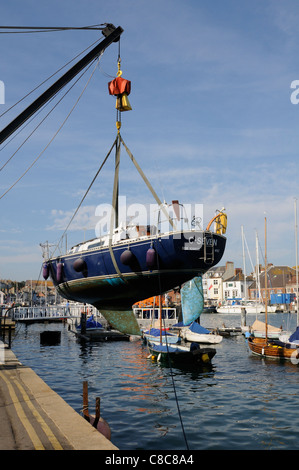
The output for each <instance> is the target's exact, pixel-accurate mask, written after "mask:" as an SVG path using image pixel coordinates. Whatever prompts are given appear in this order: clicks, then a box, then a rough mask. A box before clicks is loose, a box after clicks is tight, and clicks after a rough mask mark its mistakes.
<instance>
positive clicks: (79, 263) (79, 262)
mask: <svg viewBox="0 0 299 470" xmlns="http://www.w3.org/2000/svg"><path fill="white" fill-rule="evenodd" d="M73 268H74V270H75V271H76V272H77V273H82V271H85V270H86V269H87V265H86V261H85V260H84V259H83V258H77V259H76V260H75V261H74V263H73Z"/></svg>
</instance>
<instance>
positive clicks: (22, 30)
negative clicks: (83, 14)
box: [0, 23, 107, 34]
mask: <svg viewBox="0 0 299 470" xmlns="http://www.w3.org/2000/svg"><path fill="white" fill-rule="evenodd" d="M106 26H107V23H102V24H96V25H91V26H79V27H76V26H0V30H1V29H5V30H16V31H0V34H28V33H43V32H46V33H49V32H54V31H55V32H56V31H75V30H93V31H101V30H103V29H105V27H106Z"/></svg>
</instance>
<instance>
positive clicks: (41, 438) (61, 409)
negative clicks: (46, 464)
mask: <svg viewBox="0 0 299 470" xmlns="http://www.w3.org/2000/svg"><path fill="white" fill-rule="evenodd" d="M2 346H3V343H2ZM2 353H3V348H2ZM2 356H3V354H2ZM0 359H1V360H2V362H0V423H1V424H0V450H118V449H117V447H115V446H114V445H113V444H112V443H111V442H110V441H109V440H108V439H106V438H105V437H104V436H103V435H102V434H101V433H99V432H98V431H97V430H96V429H95V428H93V427H92V426H91V424H90V423H88V422H87V421H86V420H85V419H84V418H83V417H82V416H80V415H79V414H78V413H77V412H76V411H75V410H74V409H73V408H71V407H70V406H69V405H68V404H67V403H66V402H65V401H64V400H63V399H62V398H61V397H60V396H59V395H58V394H57V393H56V392H54V391H53V390H52V389H51V388H50V387H49V386H48V385H47V384H46V383H45V382H44V381H43V380H42V379H41V378H40V377H38V376H37V375H36V374H35V372H34V371H33V370H31V369H29V368H28V367H25V366H23V365H22V364H21V363H20V362H19V361H18V359H17V358H16V357H15V355H14V354H13V352H12V351H11V350H10V349H8V348H6V347H5V348H4V361H3V357H2V358H1V357H0Z"/></svg>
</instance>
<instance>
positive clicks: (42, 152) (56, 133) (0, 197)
mask: <svg viewBox="0 0 299 470" xmlns="http://www.w3.org/2000/svg"><path fill="white" fill-rule="evenodd" d="M97 60H99V59H97ZM91 65H92V64H90V65H89V67H87V69H86V70H85V71H84V72H83V73H82V74H81V75H80V77H79V78H78V79H77V80H76V82H75V83H77V82H78V80H80V78H81V77H82V76H83V75H84V74H85V73H86V72H87V70H88V69H89V68H90V67H91ZM97 66H98V64H96V66H95V68H94V70H93V72H92V74H91V76H90V77H89V79H88V81H87V83H86V85H85V87H84V88H83V90H82V92H81V94H80V95H79V97H78V98H77V101H76V102H75V104H74V105H73V107H72V109H71V110H70V112H69V113H68V115H67V116H66V118H65V119H64V121H63V122H62V124H61V125H60V126H59V128H58V130H57V131H56V132H55V134H54V136H53V137H52V139H51V140H50V141H49V142H48V144H47V145H46V147H44V149H43V150H42V151H41V152H40V153H39V155H38V156H37V157H36V159H35V160H34V161H33V162H32V163H31V165H30V166H29V167H28V168H27V169H26V171H25V172H24V173H23V174H22V175H21V176H20V177H19V178H18V179H17V180H16V181H15V182H14V183H13V184H12V185H11V186H10V187H9V188H8V189H7V190H6V191H5V192H4V193H3V194H2V195H1V196H0V199H2V198H3V197H4V196H5V195H6V194H7V193H8V192H9V191H10V190H11V189H12V188H13V187H14V186H15V185H16V184H17V183H18V182H19V181H20V180H21V179H22V178H23V177H24V176H25V175H26V173H28V171H29V170H30V169H31V168H32V167H33V165H34V164H35V163H36V162H37V161H38V160H39V158H40V157H41V156H42V155H43V154H44V152H45V151H46V149H47V148H48V147H49V146H50V144H51V143H52V142H53V140H54V139H55V137H56V136H57V135H58V133H59V132H60V131H61V129H62V128H63V126H64V124H65V123H66V121H67V120H68V118H69V117H70V115H71V114H72V112H73V111H74V109H75V107H76V106H77V104H78V102H79V101H80V99H81V97H82V95H83V93H84V91H85V90H86V88H87V85H88V84H89V82H90V80H91V78H92V76H93V74H94V72H95V70H96V68H97ZM75 83H74V84H73V85H72V87H73V86H74V85H75ZM72 87H71V88H72ZM71 88H70V89H71ZM68 91H70V90H68ZM67 93H68V92H67ZM67 93H65V94H64V96H63V97H62V98H61V99H60V100H59V102H58V103H60V101H61V100H62V99H63V98H64V97H65V95H66V94H67ZM58 103H57V104H58ZM57 104H56V105H55V106H54V108H55V107H56V106H57ZM54 108H53V109H54ZM53 109H52V110H51V111H53ZM48 114H50V113H48ZM47 116H48V115H47ZM47 116H46V117H47ZM42 122H43V121H42ZM34 131H35V130H34ZM30 135H32V134H30ZM22 145H23V144H22Z"/></svg>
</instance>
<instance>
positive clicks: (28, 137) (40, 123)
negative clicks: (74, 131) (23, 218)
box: [0, 54, 102, 199]
mask: <svg viewBox="0 0 299 470" xmlns="http://www.w3.org/2000/svg"><path fill="white" fill-rule="evenodd" d="M101 56H102V54H101ZM101 56H100V57H99V59H98V60H100V58H101ZM91 65H92V63H91V64H90V65H89V66H88V67H87V69H86V70H85V71H84V72H83V73H82V74H81V75H80V76H79V77H78V78H77V80H76V81H75V82H74V83H73V84H72V85H71V86H70V88H69V89H68V90H67V91H66V92H65V94H64V95H63V96H62V97H61V98H60V100H59V101H58V102H57V103H56V104H55V105H54V106H53V108H52V109H51V110H50V111H49V112H48V113H47V114H46V116H45V117H44V118H43V119H42V120H41V121H40V122H39V124H38V125H37V126H36V127H35V128H34V129H33V131H32V132H31V133H30V134H29V135H28V136H27V137H26V139H25V140H24V141H23V142H22V144H21V145H20V146H19V147H18V148H17V150H16V151H15V152H14V153H13V154H12V155H11V157H10V158H9V159H8V160H7V161H6V162H5V163H4V164H3V165H2V167H1V168H0V171H2V170H3V168H4V167H5V166H6V165H7V164H8V163H9V162H10V160H11V159H12V158H13V157H14V156H15V155H16V153H17V152H18V151H19V150H20V149H21V148H22V147H23V145H24V144H25V143H26V142H27V141H28V140H29V139H30V137H31V136H32V135H33V134H34V132H35V131H36V130H37V129H38V128H39V127H40V126H41V125H42V123H43V122H44V121H45V120H46V119H47V117H48V116H49V115H50V114H51V113H52V111H54V109H55V108H56V107H57V106H58V105H59V104H60V103H61V101H62V100H63V98H65V96H66V95H67V94H68V93H69V92H70V91H71V89H72V88H73V87H74V86H75V85H76V83H77V82H78V81H79V80H80V79H81V78H82V76H83V75H84V74H85V73H86V72H87V71H88V70H89V68H90V67H91ZM60 91H61V90H60ZM58 93H59V92H58ZM56 97H57V95H56V96H53V97H52V98H51V100H50V101H49V102H47V103H46V104H45V105H44V107H43V108H42V109H41V110H39V111H38V113H37V114H35V115H34V116H33V117H32V118H31V119H30V121H29V122H27V123H26V124H25V126H23V128H22V129H20V130H19V131H18V132H17V134H15V136H16V135H18V134H19V133H20V132H21V131H22V130H23V129H24V128H25V127H26V126H27V125H28V124H30V122H32V121H33V119H34V118H35V117H36V116H37V115H38V114H39V113H40V112H42V111H43V110H44V109H45V108H46V106H47V105H48V104H49V103H50V102H51V101H53V100H54V99H55V98H56ZM15 136H14V137H15ZM14 137H13V138H14ZM13 138H12V139H13ZM12 139H11V140H10V141H9V142H11V141H12ZM6 145H7V144H6ZM3 148H4V147H3ZM0 199H1V198H0Z"/></svg>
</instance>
